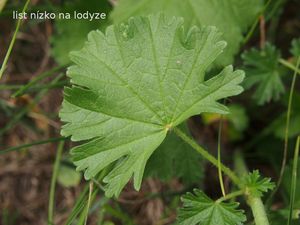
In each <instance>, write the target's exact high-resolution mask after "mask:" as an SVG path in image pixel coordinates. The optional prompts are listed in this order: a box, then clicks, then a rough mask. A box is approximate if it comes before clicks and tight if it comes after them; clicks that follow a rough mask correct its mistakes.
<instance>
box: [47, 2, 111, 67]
mask: <svg viewBox="0 0 300 225" xmlns="http://www.w3.org/2000/svg"><path fill="white" fill-rule="evenodd" d="M110 9H111V6H110V4H109V2H108V1H107V0H89V1H80V0H77V1H72V3H69V4H65V5H63V6H62V9H61V11H62V12H65V13H70V14H71V17H73V13H74V11H76V12H82V13H84V12H86V11H88V12H90V13H93V12H104V13H106V14H107V13H108V12H109V11H110ZM108 24H109V21H108V19H106V20H97V19H95V20H92V21H89V20H86V19H82V20H78V19H73V18H72V19H56V20H55V23H54V27H55V33H54V35H52V37H51V40H50V42H51V45H52V49H51V54H52V55H53V57H54V58H55V60H56V61H57V62H58V63H59V64H61V65H64V64H67V63H70V58H69V52H70V51H73V50H79V49H80V48H82V47H83V45H84V42H85V40H86V36H87V34H88V33H89V32H90V31H92V30H95V29H100V30H104V29H105V27H107V25H108Z"/></svg>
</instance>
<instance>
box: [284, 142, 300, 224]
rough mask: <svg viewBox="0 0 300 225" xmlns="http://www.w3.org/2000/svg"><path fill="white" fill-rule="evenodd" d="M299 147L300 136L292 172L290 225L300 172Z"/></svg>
mask: <svg viewBox="0 0 300 225" xmlns="http://www.w3.org/2000/svg"><path fill="white" fill-rule="evenodd" d="M299 145H300V136H298V138H297V142H296V147H295V153H294V160H293V171H292V182H291V191H290V193H291V199H290V209H289V218H288V223H287V224H288V225H290V224H291V222H292V218H293V209H294V203H295V195H296V187H297V170H298V160H299V159H298V157H299Z"/></svg>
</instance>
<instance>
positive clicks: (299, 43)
mask: <svg viewBox="0 0 300 225" xmlns="http://www.w3.org/2000/svg"><path fill="white" fill-rule="evenodd" d="M291 53H292V54H293V56H295V57H299V56H300V38H298V39H293V40H292V47H291Z"/></svg>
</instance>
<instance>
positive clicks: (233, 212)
mask: <svg viewBox="0 0 300 225" xmlns="http://www.w3.org/2000/svg"><path fill="white" fill-rule="evenodd" d="M182 201H183V207H182V208H181V209H180V210H179V215H178V221H179V224H180V225H196V224H201V225H241V224H242V223H243V222H245V221H246V216H245V215H244V211H243V210H239V209H237V207H238V203H235V202H233V203H224V202H217V201H213V200H212V199H210V198H209V197H208V196H207V195H205V194H204V193H203V192H202V191H200V190H198V189H195V190H194V193H187V194H185V195H184V196H183V197H182Z"/></svg>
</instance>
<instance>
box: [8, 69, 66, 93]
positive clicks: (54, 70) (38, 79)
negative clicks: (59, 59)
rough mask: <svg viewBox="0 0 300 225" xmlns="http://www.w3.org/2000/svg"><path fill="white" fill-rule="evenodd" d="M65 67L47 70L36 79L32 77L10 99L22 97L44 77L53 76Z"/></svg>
mask: <svg viewBox="0 0 300 225" xmlns="http://www.w3.org/2000/svg"><path fill="white" fill-rule="evenodd" d="M66 66H67V65H62V66H57V67H54V68H53V69H51V70H48V71H46V72H44V73H41V74H39V75H38V76H36V77H33V78H32V79H31V81H30V82H28V83H27V84H25V85H23V86H21V87H20V89H18V90H17V91H16V92H15V93H13V94H12V96H11V97H13V98H15V97H18V96H21V95H24V94H25V93H26V92H27V90H28V89H29V88H31V87H32V86H33V85H35V84H36V83H37V82H39V81H41V80H43V79H44V78H46V77H49V76H51V75H53V74H54V73H56V72H59V71H60V70H61V69H63V68H65V67H66Z"/></svg>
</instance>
